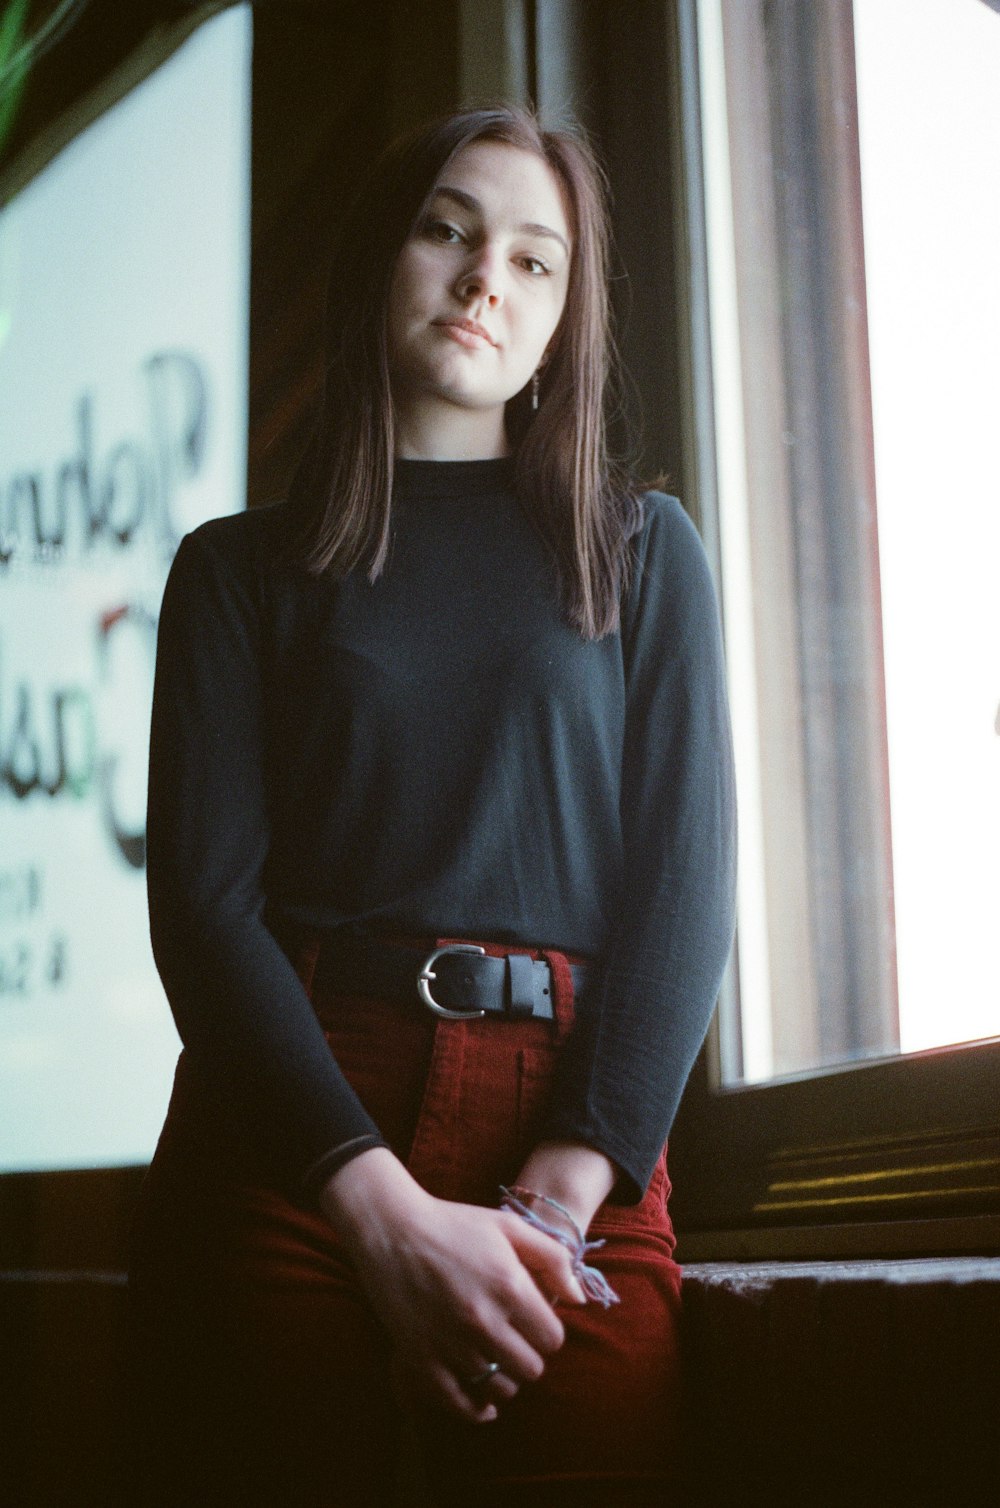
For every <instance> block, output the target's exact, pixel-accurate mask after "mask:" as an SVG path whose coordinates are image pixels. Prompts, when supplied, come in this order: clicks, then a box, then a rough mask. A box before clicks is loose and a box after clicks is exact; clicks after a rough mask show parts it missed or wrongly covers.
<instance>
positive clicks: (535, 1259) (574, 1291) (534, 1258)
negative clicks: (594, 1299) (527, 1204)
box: [505, 1215, 587, 1304]
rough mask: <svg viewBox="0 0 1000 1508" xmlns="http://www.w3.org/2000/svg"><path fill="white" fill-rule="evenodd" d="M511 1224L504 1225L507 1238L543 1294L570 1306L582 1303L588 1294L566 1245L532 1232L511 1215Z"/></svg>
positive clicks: (516, 1216)
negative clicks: (582, 1286) (581, 1285)
mask: <svg viewBox="0 0 1000 1508" xmlns="http://www.w3.org/2000/svg"><path fill="white" fill-rule="evenodd" d="M510 1221H511V1223H510V1224H508V1225H506V1226H505V1230H506V1234H507V1239H508V1240H509V1241H510V1243H511V1245H512V1246H513V1248H514V1250H515V1251H516V1252H517V1254H518V1256H519V1257H520V1259H521V1261H522V1263H523V1264H524V1266H525V1267H526V1268H527V1269H528V1271H529V1272H530V1273H531V1274H532V1276H533V1277H534V1278H536V1280H538V1282H539V1283H540V1286H541V1288H542V1290H543V1292H544V1293H545V1294H546V1295H548V1296H551V1295H553V1294H554V1295H556V1296H557V1297H558V1298H560V1299H566V1300H567V1301H568V1302H569V1303H571V1304H585V1303H586V1302H587V1295H586V1294H585V1293H584V1291H583V1289H582V1288H581V1287H580V1283H579V1281H578V1279H577V1277H576V1275H575V1273H574V1272H573V1261H572V1258H571V1257H570V1254H569V1252H568V1251H567V1250H566V1248H565V1246H562V1245H561V1244H560V1243H559V1242H558V1241H556V1240H555V1239H554V1238H553V1237H552V1236H547V1235H546V1234H545V1232H544V1231H537V1230H534V1229H533V1228H532V1227H531V1226H530V1225H528V1224H527V1223H526V1222H525V1221H524V1220H522V1219H521V1218H520V1216H519V1215H511V1216H510ZM550 1301H551V1298H550Z"/></svg>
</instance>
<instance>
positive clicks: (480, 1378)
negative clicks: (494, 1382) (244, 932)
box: [465, 1361, 500, 1388]
mask: <svg viewBox="0 0 1000 1508" xmlns="http://www.w3.org/2000/svg"><path fill="white" fill-rule="evenodd" d="M499 1370H500V1363H499V1362H498V1361H491V1362H490V1364H489V1366H488V1367H487V1368H486V1370H485V1371H483V1372H477V1373H476V1375H475V1377H470V1378H469V1380H468V1382H467V1383H466V1384H465V1386H466V1387H467V1388H478V1387H479V1385H480V1383H483V1382H489V1380H490V1378H491V1377H495V1376H496V1375H497V1373H498V1372H499Z"/></svg>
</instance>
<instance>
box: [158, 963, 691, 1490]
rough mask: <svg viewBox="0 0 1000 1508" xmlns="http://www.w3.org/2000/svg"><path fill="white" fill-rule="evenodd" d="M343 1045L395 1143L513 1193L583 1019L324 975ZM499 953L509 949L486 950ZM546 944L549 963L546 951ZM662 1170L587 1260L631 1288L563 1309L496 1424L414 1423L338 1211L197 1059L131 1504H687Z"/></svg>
mask: <svg viewBox="0 0 1000 1508" xmlns="http://www.w3.org/2000/svg"><path fill="white" fill-rule="evenodd" d="M320 947H321V942H320V940H319V939H317V938H305V939H302V940H300V943H299V945H298V946H297V948H296V949H295V951H294V961H295V963H296V967H297V968H298V970H299V973H300V976H301V977H302V979H303V981H304V983H305V984H306V987H307V989H309V990H310V992H311V996H312V999H313V1004H314V1007H315V1009H316V1011H317V1014H318V1016H319V1018H320V1020H321V1022H322V1024H323V1026H324V1029H325V1031H326V1033H327V1037H328V1040H329V1043H330V1047H331V1050H332V1051H333V1053H334V1054H335V1055H336V1058H337V1061H338V1062H339V1064H340V1066H341V1068H342V1069H343V1071H344V1073H345V1074H346V1076H347V1078H348V1079H349V1081H350V1082H351V1084H352V1085H353V1087H354V1088H355V1090H356V1091H357V1093H358V1095H359V1096H360V1098H361V1100H362V1101H363V1103H364V1104H365V1105H366V1107H367V1108H368V1110H369V1112H370V1113H371V1115H372V1117H373V1118H374V1120H375V1122H376V1124H377V1125H378V1126H379V1127H380V1129H381V1131H382V1133H383V1135H384V1136H385V1138H386V1140H387V1141H388V1142H389V1144H390V1146H391V1147H392V1148H393V1150H394V1151H395V1152H396V1153H397V1154H398V1155H399V1157H400V1158H402V1160H403V1161H404V1162H405V1163H406V1165H407V1167H408V1168H409V1169H410V1171H411V1172H412V1174H413V1176H414V1177H415V1178H416V1179H417V1181H418V1182H419V1183H420V1184H421V1185H422V1186H423V1187H424V1188H425V1189H427V1190H428V1191H429V1192H430V1193H432V1194H434V1195H436V1196H438V1197H440V1198H443V1199H456V1200H462V1201H465V1202H468V1203H480V1204H485V1205H491V1206H495V1205H496V1204H497V1203H498V1186H499V1185H500V1184H501V1183H510V1182H511V1181H513V1180H514V1179H515V1178H516V1176H517V1173H518V1170H519V1167H520V1165H521V1162H522V1161H523V1159H524V1157H525V1155H526V1154H527V1152H528V1151H529V1150H530V1148H531V1147H532V1145H533V1144H534V1142H535V1140H536V1139H537V1127H538V1126H539V1124H540V1123H541V1118H542V1116H543V1114H544V1111H545V1106H546V1102H547V1098H548V1094H549V1090H550V1085H551V1081H552V1075H553V1070H554V1067H555V1063H556V1061H557V1058H558V1054H559V1051H560V1047H561V1044H562V1042H563V1041H564V1040H565V1036H566V1033H567V1032H568V1030H569V1028H570V1026H571V1024H572V1016H573V1001H572V981H571V978H570V973H569V968H568V966H567V960H566V958H565V956H564V955H562V954H560V953H548V952H546V953H545V955H544V956H545V957H547V958H548V959H549V960H550V963H551V964H552V968H553V976H554V983H555V992H554V993H555V1017H556V1019H555V1020H554V1021H541V1020H538V1019H531V1020H528V1021H524V1022H514V1021H506V1020H503V1019H499V1018H496V1017H486V1018H484V1019H480V1020H475V1021H470V1022H455V1021H445V1020H441V1019H438V1018H436V1017H435V1016H433V1015H432V1014H431V1013H430V1012H429V1011H427V1010H425V1009H423V1008H422V1007H421V1006H420V1004H419V1002H416V1001H415V1003H414V1005H413V1006H412V1007H407V1006H404V1005H401V1004H399V1003H397V1002H385V1001H377V1000H371V999H363V998H357V997H352V996H348V995H343V994H337V995H334V994H331V993H329V992H328V991H326V990H324V989H320V988H318V987H317V986H316V985H314V983H313V980H314V975H315V964H316V958H317V953H318V949H319V948H320ZM489 951H491V952H502V951H504V950H503V949H499V948H493V947H491V948H490V949H489ZM535 956H536V957H537V956H541V955H539V954H536V955H535ZM668 1190H669V1184H668V1180H667V1171H666V1162H665V1159H664V1158H661V1160H660V1162H659V1164H658V1166H657V1168H656V1171H655V1173H654V1175H653V1179H652V1182H651V1184H650V1186H649V1190H648V1192H647V1194H646V1196H645V1198H644V1199H643V1200H642V1202H641V1204H639V1205H637V1206H631V1207H626V1206H611V1205H608V1206H605V1207H604V1208H603V1209H602V1210H601V1211H600V1212H599V1214H598V1216H597V1218H596V1219H595V1221H594V1222H593V1224H592V1226H591V1229H590V1233H589V1234H590V1237H591V1238H592V1239H599V1238H603V1239H604V1241H605V1242H606V1244H605V1246H604V1247H603V1249H602V1250H601V1251H600V1252H599V1253H597V1254H596V1255H595V1256H594V1257H592V1258H591V1260H592V1261H594V1262H595V1264H596V1265H598V1266H599V1267H600V1268H601V1270H602V1271H603V1272H604V1274H605V1275H606V1277H607V1278H608V1280H609V1281H610V1283H611V1284H612V1286H613V1287H614V1288H615V1289H616V1291H617V1292H618V1294H619V1295H620V1297H621V1303H620V1304H618V1305H616V1306H615V1307H613V1308H611V1309H608V1310H605V1309H603V1308H602V1307H601V1306H600V1305H597V1304H593V1303H592V1304H590V1305H588V1306H587V1307H586V1308H583V1309H573V1308H569V1307H566V1308H563V1309H561V1310H560V1316H561V1318H562V1320H563V1323H564V1325H565V1328H566V1340H565V1343H564V1345H563V1347H562V1349H561V1350H560V1351H559V1352H558V1353H557V1354H556V1355H555V1356H554V1357H552V1358H550V1360H549V1362H548V1364H547V1366H546V1370H545V1373H544V1376H543V1377H542V1378H541V1379H540V1380H539V1381H538V1382H536V1383H533V1384H530V1385H528V1386H525V1387H523V1388H522V1389H521V1391H520V1393H519V1394H518V1396H517V1397H516V1399H514V1400H513V1401H512V1402H511V1403H508V1404H505V1405H502V1406H501V1409H500V1417H499V1419H498V1420H496V1421H495V1422H493V1423H489V1424H482V1425H470V1424H468V1423H466V1422H464V1421H459V1420H455V1419H453V1418H451V1417H450V1416H448V1415H446V1414H444V1413H443V1412H442V1413H422V1414H419V1415H413V1414H412V1413H410V1414H404V1413H403V1412H402V1411H401V1410H400V1408H399V1406H398V1404H397V1402H396V1400H395V1397H394V1395H393V1391H392V1386H391V1383H390V1379H389V1364H390V1360H391V1351H390V1346H389V1343H388V1340H387V1337H386V1336H385V1334H384V1332H383V1331H382V1329H381V1327H380V1325H379V1323H378V1321H377V1320H376V1318H375V1316H374V1314H373V1313H372V1310H371V1308H370V1306H369V1305H368V1303H367V1301H366V1299H365V1297H364V1295H363V1294H362V1292H361V1289H360V1287H359V1284H358V1282H357V1280H356V1278H355V1274H354V1271H353V1269H352V1266H351V1263H350V1262H349V1261H348V1259H347V1257H346V1255H345V1254H344V1252H343V1251H342V1250H341V1249H340V1247H339V1246H338V1243H337V1240H336V1238H335V1237H334V1235H333V1233H332V1231H331V1230H330V1228H329V1226H328V1225H327V1223H326V1222H325V1221H324V1219H323V1218H322V1216H321V1215H320V1214H318V1213H317V1212H315V1211H314V1210H311V1209H308V1208H306V1207H304V1206H302V1205H299V1204H295V1203H293V1202H291V1201H290V1200H289V1199H288V1198H287V1197H285V1196H284V1195H283V1194H281V1193H280V1192H279V1191H278V1189H277V1187H276V1181H275V1180H274V1179H271V1178H269V1177H268V1176H267V1173H266V1170H265V1169H264V1167H263V1164H262V1163H261V1161H260V1160H259V1159H258V1158H257V1157H256V1156H255V1154H254V1153H252V1152H251V1151H249V1150H248V1149H247V1147H246V1145H245V1144H244V1139H243V1138H241V1137H240V1136H239V1135H238V1134H237V1132H236V1131H235V1128H234V1126H233V1124H232V1122H231V1121H230V1120H229V1119H228V1118H227V1116H226V1114H225V1112H224V1110H223V1107H221V1106H217V1105H213V1102H212V1097H211V1092H210V1091H208V1090H206V1089H205V1088H204V1087H202V1086H199V1084H198V1083H197V1080H196V1075H195V1073H194V1071H193V1069H192V1067H191V1064H190V1063H189V1061H188V1060H187V1057H186V1055H184V1054H182V1056H181V1060H180V1062H179V1064H178V1070H177V1077H176V1082H175V1087H174V1093H173V1096H172V1099H171V1103H170V1110H169V1113H168V1117H167V1121H166V1125H165V1126H164V1130H163V1134H162V1136H161V1139H160V1143H159V1146H158V1149H157V1152H156V1156H155V1158H154V1160H153V1164H152V1167H151V1168H150V1171H149V1174H148V1177H147V1179H146V1183H145V1186H144V1190H143V1194H142V1196H141V1200H140V1207H139V1210H138V1212H137V1216H136V1221H135V1227H134V1239H133V1264H132V1274H131V1284H130V1287H131V1304H132V1317H133V1324H132V1334H133V1342H134V1344H133V1354H134V1365H135V1373H134V1389H133V1409H134V1415H135V1425H136V1428H135V1437H136V1441H137V1448H136V1453H135V1463H134V1472H133V1475H132V1479H131V1481H130V1484H129V1488H128V1493H129V1494H130V1501H131V1502H133V1503H137V1504H138V1503H162V1504H166V1503H170V1504H171V1505H181V1504H184V1505H187V1504H191V1505H203V1504H204V1505H210V1504H218V1505H222V1504H226V1505H227V1508H229V1505H233V1508H236V1505H240V1508H243V1505H251V1504H253V1505H256V1504H260V1505H264V1504H275V1505H277V1504H279V1503H280V1504H283V1505H292V1508H299V1505H301V1508H321V1505H322V1508H390V1505H392V1508H396V1505H400V1508H417V1505H423V1504H441V1505H452V1504H458V1503H462V1504H466V1503H474V1504H476V1505H477V1508H491V1505H501V1504H503V1505H507V1504H514V1505H524V1508H529V1505H534V1504H543V1503H544V1504H545V1505H546V1508H558V1505H560V1504H562V1503H564V1502H565V1503H567V1504H569V1503H572V1504H574V1505H576V1508H585V1505H597V1504H601V1505H607V1508H628V1505H646V1504H654V1503H655V1504H657V1505H659V1508H667V1505H669V1504H671V1503H676V1502H678V1501H679V1499H678V1497H677V1495H676V1494H677V1491H678V1485H677V1484H678V1480H679V1468H678V1463H677V1451H678V1421H679V1410H680V1396H679V1395H680V1359H679V1312H680V1269H679V1268H678V1267H677V1265H676V1264H675V1263H674V1261H673V1260H672V1253H673V1247H674V1238H673V1232H672V1229H671V1225H670V1220H669V1216H668V1214H667V1207H666V1200H667V1193H668Z"/></svg>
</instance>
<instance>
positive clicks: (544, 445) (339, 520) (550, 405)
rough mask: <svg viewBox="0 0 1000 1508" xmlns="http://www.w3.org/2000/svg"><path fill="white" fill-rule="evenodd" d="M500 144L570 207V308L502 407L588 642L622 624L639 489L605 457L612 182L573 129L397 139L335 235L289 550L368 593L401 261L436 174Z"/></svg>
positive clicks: (505, 115) (379, 542)
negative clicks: (360, 580) (534, 164)
mask: <svg viewBox="0 0 1000 1508" xmlns="http://www.w3.org/2000/svg"><path fill="white" fill-rule="evenodd" d="M476 141H496V142H502V143H504V144H506V145H508V146H512V147H518V148H520V149H521V150H522V151H527V152H531V153H533V154H534V155H535V156H537V157H540V158H541V159H542V160H543V161H544V162H546V163H547V164H548V165H549V167H550V168H551V170H552V171H553V172H554V174H555V176H556V178H557V179H558V181H559V183H560V185H561V186H562V188H563V190H564V192H565V193H566V196H567V199H568V201H569V206H570V212H571V219H572V227H571V228H572V233H573V249H572V255H571V257H570V268H569V283H568V288H567V294H566V304H565V308H564V310H563V314H562V318H561V320H560V322H559V326H558V329H557V331H556V335H555V338H554V340H553V343H552V345H551V347H550V356H549V360H548V361H547V363H546V364H545V366H544V368H543V370H542V372H541V376H540V385H539V405H538V410H537V412H533V411H532V408H531V399H530V396H529V393H528V390H527V389H524V390H523V391H522V392H520V393H517V394H515V396H514V397H513V398H511V399H510V401H509V402H508V404H507V410H506V425H507V435H508V439H509V441H510V444H511V447H512V449H513V451H514V452H515V460H516V478H517V490H518V496H519V497H520V498H521V499H522V502H523V503H524V504H525V506H526V507H527V508H528V510H529V512H530V514H531V517H532V519H533V520H534V523H535V526H536V527H537V529H538V530H539V532H540V533H541V535H542V537H543V538H544V539H545V540H546V541H547V543H548V544H549V546H550V548H551V550H552V552H553V554H554V557H555V561H556V565H557V569H558V573H559V580H560V584H561V590H562V594H563V602H564V607H565V611H566V614H567V617H568V618H569V620H570V622H571V623H572V624H573V625H574V627H576V628H577V629H579V631H580V632H581V634H583V635H584V637H586V638H599V637H601V636H602V635H603V634H606V633H608V632H610V631H612V630H613V629H615V628H617V626H618V621H619V601H620V598H621V594H622V591H623V590H624V588H625V586H626V584H627V579H628V562H629V552H628V539H629V537H630V536H631V535H632V534H633V533H634V532H635V530H636V529H637V528H638V526H639V523H640V521H641V508H640V505H639V502H638V500H637V496H636V491H635V488H634V486H633V485H632V484H631V482H630V481H629V479H628V477H627V475H626V474H625V472H624V471H623V469H622V468H621V467H620V466H618V465H617V464H616V463H615V462H614V461H613V460H612V459H611V457H610V456H609V454H608V447H607V436H606V428H605V396H606V388H607V384H608V380H609V377H610V374H611V370H612V366H613V362H614V359H615V357H614V345H613V341H612V338H611V331H610V312H609V305H608V260H609V231H608V217H607V210H606V192H605V182H604V178H603V175H602V173H601V170H600V168H599V166H598V164H597V161H596V159H595V157H594V154H593V152H592V151H591V149H590V147H589V145H588V144H587V143H586V141H585V140H584V139H583V138H582V136H580V135H578V134H577V133H576V132H570V131H543V130H542V129H541V127H540V125H539V123H538V121H537V120H536V118H535V117H534V116H533V115H532V114H530V113H529V112H528V111H526V110H521V109H514V108H511V107H506V106H504V107H498V108H495V109H484V110H468V111H463V112H461V113H460V114H457V115H451V116H448V117H446V118H445V119H443V120H439V121H436V122H434V123H432V124H431V125H429V126H424V127H422V128H421V129H419V130H418V131H416V132H414V133H413V134H412V135H409V136H406V137H403V138H402V139H401V140H399V141H397V142H396V143H394V144H393V145H392V146H390V147H389V148H388V150H387V151H386V152H385V153H384V154H383V156H382V157H381V158H380V159H379V161H378V163H377V164H376V166H375V168H374V170H373V171H372V173H371V174H370V175H369V176H368V178H367V179H366V182H365V184H364V187H363V189H362V190H361V193H360V194H359V196H358V197H357V199H356V200H355V201H354V203H353V205H352V207H351V209H350V210H349V212H348V215H347V218H346V220H345V222H344V224H343V226H342V228H341V233H340V236H339V239H338V244H337V249H336V251H335V254H334V258H333V264H332V267H331V274H330V285H329V295H328V300H327V324H326V370H325V382H324V391H323V405H322V410H321V412H320V415H319V421H318V424H317V428H316V431H315V433H314V436H313V439H312V442H311V444H310V446H309V448H308V449H307V451H306V453H305V455H304V456H303V458H302V461H301V463H300V465H299V468H298V470H297V472H296V474H295V476H294V478H293V481H292V486H291V490H290V494H289V517H290V520H291V523H292V528H293V541H294V544H293V549H294V553H295V555H296V557H297V558H298V559H299V560H300V561H301V562H302V563H304V564H305V565H306V567H307V568H308V569H309V570H310V571H312V572H314V573H316V574H319V573H321V572H330V573H332V574H333V575H335V576H343V575H346V574H347V573H348V572H349V571H351V570H354V569H355V568H358V567H360V568H363V569H365V570H366V571H367V573H368V576H369V579H370V580H372V581H374V580H375V579H376V577H377V576H379V574H380V573H381V571H382V569H383V567H384V565H385V561H386V557H387V554H388V549H389V539H390V521H391V497H392V476H393V455H394V449H395V446H394V427H393V405H392V395H391V392H390V382H389V359H388V350H387V332H386V309H387V306H388V300H389V288H390V283H391V280H392V275H393V270H394V268H395V264H396V259H397V257H398V255H399V252H400V250H401V249H402V246H403V243H404V242H405V241H406V239H407V238H408V236H409V235H410V234H411V233H412V230H413V227H414V226H415V225H416V223H417V222H418V220H419V217H420V215H421V214H422V213H423V210H424V207H425V205H426V203H427V200H428V199H429V198H430V195H431V194H432V192H433V189H434V186H435V184H436V183H437V182H438V180H439V178H440V176H441V173H442V171H443V170H444V168H445V167H446V166H447V164H448V163H449V162H450V161H451V159H452V158H453V157H454V156H455V154H456V153H457V152H459V151H461V149H462V148H463V147H466V146H469V145H470V144H471V143H472V142H476Z"/></svg>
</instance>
